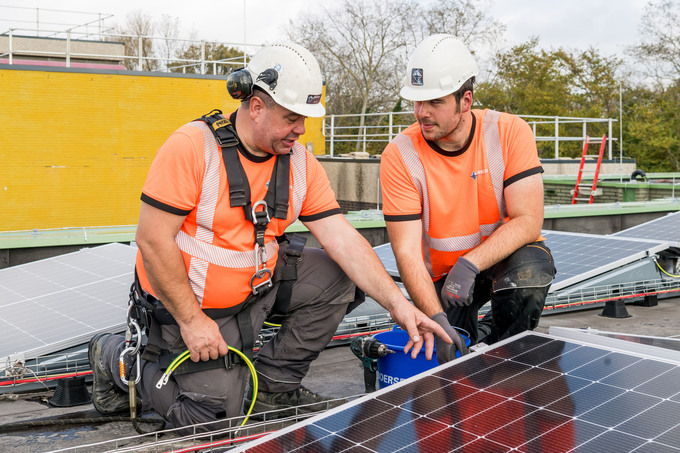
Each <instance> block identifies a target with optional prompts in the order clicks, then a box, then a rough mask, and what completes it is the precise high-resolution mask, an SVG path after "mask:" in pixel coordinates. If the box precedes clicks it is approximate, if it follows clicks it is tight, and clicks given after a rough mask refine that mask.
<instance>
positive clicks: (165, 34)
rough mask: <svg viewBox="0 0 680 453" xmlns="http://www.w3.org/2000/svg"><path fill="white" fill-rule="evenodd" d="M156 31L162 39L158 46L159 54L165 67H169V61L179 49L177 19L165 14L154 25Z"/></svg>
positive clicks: (178, 22)
mask: <svg viewBox="0 0 680 453" xmlns="http://www.w3.org/2000/svg"><path fill="white" fill-rule="evenodd" d="M156 30H157V31H158V34H159V35H160V37H161V38H162V41H161V43H160V44H159V46H158V47H159V48H160V50H159V53H160V55H161V56H162V57H163V58H164V60H165V66H166V67H168V66H169V65H170V61H171V59H173V58H174V56H175V53H176V52H177V51H178V49H179V48H180V45H179V41H178V40H177V38H179V34H180V20H179V17H171V16H168V15H167V14H163V15H162V16H161V20H160V22H158V24H157V25H156Z"/></svg>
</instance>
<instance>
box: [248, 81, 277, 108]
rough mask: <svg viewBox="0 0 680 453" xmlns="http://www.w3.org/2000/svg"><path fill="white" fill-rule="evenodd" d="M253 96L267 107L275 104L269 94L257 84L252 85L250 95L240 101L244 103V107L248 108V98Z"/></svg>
mask: <svg viewBox="0 0 680 453" xmlns="http://www.w3.org/2000/svg"><path fill="white" fill-rule="evenodd" d="M253 96H255V97H258V98H260V99H261V100H262V102H264V105H265V106H266V107H267V108H268V109H271V108H272V107H274V104H276V101H275V100H274V98H272V97H271V96H270V95H269V93H267V92H266V91H264V90H263V89H262V88H260V87H258V86H253V94H252V96H250V97H249V98H248V99H244V100H243V101H241V103H242V104H245V105H244V107H246V108H248V107H249V106H250V99H251V98H252V97H253Z"/></svg>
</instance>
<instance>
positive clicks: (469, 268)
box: [441, 256, 479, 307]
mask: <svg viewBox="0 0 680 453" xmlns="http://www.w3.org/2000/svg"><path fill="white" fill-rule="evenodd" d="M477 274H479V269H477V266H475V265H474V264H472V263H471V262H470V261H468V260H466V259H465V258H463V257H462V256H461V257H460V258H458V261H456V264H455V265H454V266H453V267H452V268H451V271H449V275H447V276H446V280H445V281H444V287H443V288H442V294H441V296H442V302H443V303H444V307H446V305H447V304H450V305H458V306H459V307H462V306H463V305H470V303H471V302H472V292H473V291H474V289H475V278H476V277H477Z"/></svg>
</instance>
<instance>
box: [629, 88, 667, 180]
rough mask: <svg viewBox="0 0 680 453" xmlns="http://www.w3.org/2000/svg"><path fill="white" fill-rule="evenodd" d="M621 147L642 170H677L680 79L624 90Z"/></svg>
mask: <svg viewBox="0 0 680 453" xmlns="http://www.w3.org/2000/svg"><path fill="white" fill-rule="evenodd" d="M626 99H627V100H628V101H627V102H626V106H625V108H626V115H625V117H624V118H625V123H624V124H625V125H626V131H625V133H624V136H625V137H626V143H625V148H626V149H627V154H629V155H630V156H632V157H634V158H635V159H637V162H638V167H639V168H642V169H643V170H645V171H656V172H667V171H674V172H676V171H680V165H679V161H680V111H678V105H679V102H680V81H676V82H675V83H674V84H673V85H671V86H670V87H669V88H667V89H663V90H650V89H648V88H637V89H632V90H629V91H627V93H626Z"/></svg>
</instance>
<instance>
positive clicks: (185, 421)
mask: <svg viewBox="0 0 680 453" xmlns="http://www.w3.org/2000/svg"><path fill="white" fill-rule="evenodd" d="M227 89H228V90H229V92H230V94H231V95H232V97H235V98H236V99H241V100H242V103H241V106H240V107H239V109H238V110H237V111H236V112H233V113H232V114H231V115H228V116H226V117H225V116H222V115H221V112H219V113H213V112H211V114H208V115H205V116H203V117H201V119H200V120H196V121H193V122H191V123H189V124H186V125H184V126H182V127H181V128H179V129H178V130H177V131H175V132H174V133H173V134H172V135H171V136H170V138H169V139H168V140H167V141H166V143H165V144H164V145H163V146H162V147H161V148H160V149H159V151H158V152H157V154H156V157H155V158H154V161H153V163H152V165H151V169H150V170H149V174H148V177H147V180H146V182H145V184H144V187H143V190H142V201H143V203H142V207H141V212H140V219H139V225H138V228H137V235H136V242H137V244H138V246H139V253H138V255H137V264H136V274H137V276H138V278H136V282H135V286H134V294H135V299H136V303H137V306H138V307H141V308H136V309H139V310H142V309H148V310H149V311H151V312H152V313H153V314H152V316H151V321H150V322H149V326H151V327H149V340H148V343H147V344H146V346H145V349H144V355H142V358H141V359H140V362H139V363H133V362H134V361H133V360H127V362H126V374H127V375H129V376H130V377H129V378H127V379H126V380H128V381H131V380H133V379H135V378H137V377H138V376H136V372H135V370H136V367H137V366H139V367H140V369H141V379H140V381H139V383H138V384H137V386H136V390H137V393H139V395H140V396H141V399H142V402H143V404H144V408H145V409H151V410H154V411H155V412H157V413H158V414H160V415H161V416H162V417H164V418H165V419H166V420H167V421H169V422H170V423H172V424H173V425H174V426H175V427H183V426H189V425H194V424H197V423H204V422H212V421H217V420H220V419H222V418H224V417H235V416H238V415H239V413H240V411H241V408H242V407H243V395H244V391H245V386H246V383H247V379H248V377H249V368H248V367H246V366H243V364H241V365H238V364H237V365H236V366H232V365H233V362H234V360H236V361H238V357H235V356H234V355H233V354H232V352H233V351H229V350H228V347H234V348H236V349H238V350H240V351H242V352H243V353H244V354H246V355H249V354H252V349H253V342H254V338H257V335H258V333H259V331H260V328H261V326H262V324H263V322H264V320H265V318H267V317H269V318H268V319H272V318H271V317H274V318H275V319H276V321H277V322H280V324H281V327H280V329H279V331H278V333H277V334H276V335H275V336H274V337H273V338H272V339H271V340H270V341H269V342H267V343H266V344H264V345H263V346H262V347H261V348H260V350H259V353H258V356H257V359H256V361H255V368H256V370H257V377H258V381H259V388H260V392H259V393H258V394H257V398H256V400H255V406H254V407H255V410H256V411H265V410H274V409H281V408H291V407H294V406H298V405H305V404H315V403H324V402H325V401H327V400H328V398H326V397H324V396H321V395H318V394H316V393H314V392H311V391H309V390H307V389H306V388H305V387H303V386H302V385H301V381H302V378H303V377H304V376H305V374H306V373H307V371H308V369H309V365H310V363H311V362H312V361H313V360H314V359H315V358H316V357H318V355H319V353H320V352H321V351H322V350H323V348H325V346H326V345H327V344H328V342H329V341H330V340H331V338H332V336H333V334H334V333H335V331H336V329H337V327H338V325H339V323H340V322H341V321H342V319H343V317H344V316H345V314H346V313H347V312H348V310H349V309H351V308H353V306H355V305H356V304H357V303H359V302H360V301H361V300H362V298H361V296H358V294H360V293H361V292H360V291H357V288H356V287H355V283H356V285H357V286H358V287H359V288H362V289H364V290H365V291H366V292H367V293H369V295H370V296H372V297H373V298H374V299H375V300H376V301H378V302H379V303H380V304H381V305H382V306H383V307H385V308H386V309H388V310H389V311H390V314H391V316H392V318H393V319H394V320H395V321H396V322H397V323H399V324H400V325H401V326H402V327H404V328H405V329H406V330H407V331H408V332H409V335H410V338H411V341H410V342H409V343H408V344H407V350H408V349H410V348H413V351H412V354H413V356H414V357H415V354H416V353H417V352H418V351H419V350H420V349H421V348H422V346H423V345H424V346H425V348H426V353H427V354H428V355H430V356H431V355H432V350H433V347H434V337H433V332H434V333H436V334H437V335H441V336H446V334H445V332H444V330H443V329H442V328H441V327H440V326H439V325H437V323H435V322H433V321H432V320H430V319H428V317H427V316H425V315H424V314H423V313H422V312H420V311H419V310H418V309H416V308H415V307H414V306H413V305H411V304H410V303H409V302H408V301H407V300H406V299H405V298H404V297H403V295H402V293H401V291H400V290H399V289H398V287H397V286H396V285H395V284H394V282H393V281H392V279H391V278H390V277H389V276H388V274H387V273H386V272H385V270H384V268H383V267H382V265H381V263H380V261H379V260H378V258H377V256H376V255H375V253H374V252H373V249H372V248H371V246H370V245H369V244H368V242H367V241H366V240H365V239H364V238H363V237H362V236H361V235H360V234H359V233H358V232H357V231H356V230H355V229H354V228H352V227H351V225H350V224H349V223H348V222H347V220H346V219H345V218H344V217H343V216H342V215H341V211H340V208H339V206H338V203H337V201H336V200H335V196H334V194H333V191H332V190H331V188H330V184H329V181H328V178H327V177H326V174H325V172H324V170H323V168H322V167H321V165H320V164H319V162H318V161H317V160H316V159H315V158H314V156H312V155H311V153H309V152H308V151H307V150H306V149H305V148H304V147H303V146H302V145H300V144H299V143H297V139H298V138H299V137H300V136H301V135H302V134H304V132H305V125H304V124H305V118H306V117H308V116H310V117H321V116H323V115H324V114H325V109H324V107H323V105H322V104H320V98H321V91H322V78H321V72H320V70H319V66H318V63H317V62H316V59H315V58H314V57H313V56H312V55H311V53H309V51H307V50H306V49H304V48H302V47H300V46H298V45H295V44H277V45H272V46H267V47H264V48H263V49H261V50H260V51H259V52H258V53H257V54H255V55H254V56H253V58H252V59H251V61H250V63H249V64H248V66H247V67H246V68H244V69H242V70H239V71H236V72H234V73H233V74H231V75H230V76H229V78H228V80H227ZM297 218H299V219H300V220H301V221H302V222H303V223H304V224H305V226H307V228H308V229H309V231H310V232H311V233H312V234H313V235H314V236H315V237H316V238H317V239H318V241H319V242H320V243H321V245H322V246H323V247H324V250H321V249H314V248H304V249H303V248H302V245H303V244H304V242H302V243H300V241H299V240H298V239H295V238H294V239H292V240H290V241H285V240H282V239H281V237H283V235H284V230H285V229H286V227H288V226H289V225H290V224H291V223H292V222H294V221H295V220H296V219H297ZM361 294H362V293H361ZM138 318H139V319H141V320H142V321H141V322H143V321H144V320H145V319H146V318H144V316H139V317H138ZM124 340H125V339H124V338H123V337H122V336H112V335H110V334H99V335H96V336H95V337H93V339H92V340H91V341H90V345H89V351H88V352H89V358H90V365H91V367H92V370H93V372H94V385H93V402H94V405H95V408H96V409H97V410H99V411H100V412H102V413H105V414H111V413H116V412H120V411H124V410H126V409H127V408H128V407H129V401H128V394H127V389H128V387H127V386H126V385H125V384H124V380H123V379H121V378H120V377H119V376H118V373H116V372H113V370H117V368H118V359H119V356H120V354H121V352H123V351H124V348H125V347H126V343H125V341H124ZM449 341H450V340H449ZM185 350H188V351H189V352H190V357H191V361H192V362H193V363H195V364H197V365H196V366H195V367H193V368H192V366H191V363H188V362H187V369H186V370H185V372H181V373H180V372H179V371H177V372H176V373H175V374H173V375H172V376H171V378H170V379H169V380H168V381H167V383H166V384H158V385H157V383H158V382H159V380H160V379H161V377H162V375H163V370H164V369H165V368H166V367H167V366H168V363H167V362H168V361H167V360H165V359H167V357H171V358H172V357H176V356H177V355H178V354H180V353H182V352H184V351H185ZM164 360H165V363H164ZM183 366H184V365H183ZM178 370H179V368H178ZM161 382H162V381H161ZM250 402H251V401H247V405H246V407H249V405H250ZM319 406H321V404H317V406H315V407H316V408H318V407H319ZM216 427H217V426H212V427H211V426H210V425H203V426H201V427H198V428H197V429H199V430H205V429H214V428H216ZM189 431H191V429H188V430H186V432H189Z"/></svg>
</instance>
